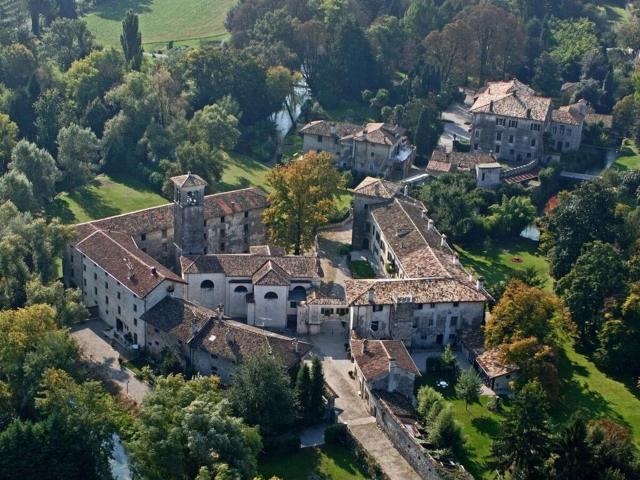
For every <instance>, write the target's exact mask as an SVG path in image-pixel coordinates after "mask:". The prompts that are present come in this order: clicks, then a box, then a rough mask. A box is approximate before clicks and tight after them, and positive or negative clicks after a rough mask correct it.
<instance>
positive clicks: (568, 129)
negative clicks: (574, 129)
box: [567, 128, 571, 137]
mask: <svg viewBox="0 0 640 480" xmlns="http://www.w3.org/2000/svg"><path fill="white" fill-rule="evenodd" d="M570 136H571V129H570V128H567V137H570Z"/></svg>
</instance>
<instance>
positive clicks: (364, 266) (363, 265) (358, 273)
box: [349, 260, 376, 278]
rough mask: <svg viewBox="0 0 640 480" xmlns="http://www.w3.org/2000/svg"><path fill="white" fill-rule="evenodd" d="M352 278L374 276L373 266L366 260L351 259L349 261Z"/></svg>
mask: <svg viewBox="0 0 640 480" xmlns="http://www.w3.org/2000/svg"><path fill="white" fill-rule="evenodd" d="M349 268H350V269H351V275H353V278H375V276H376V274H375V272H374V271H373V267H372V266H371V264H370V263H369V262H367V261H366V260H353V261H351V262H350V263H349Z"/></svg>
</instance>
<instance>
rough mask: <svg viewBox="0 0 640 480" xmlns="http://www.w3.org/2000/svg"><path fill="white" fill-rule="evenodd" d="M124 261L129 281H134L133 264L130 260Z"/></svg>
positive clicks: (125, 259) (124, 259)
mask: <svg viewBox="0 0 640 480" xmlns="http://www.w3.org/2000/svg"><path fill="white" fill-rule="evenodd" d="M122 260H123V261H124V264H125V265H126V266H127V279H128V280H131V279H133V277H134V273H133V265H132V264H131V262H130V261H129V259H128V258H123V259H122Z"/></svg>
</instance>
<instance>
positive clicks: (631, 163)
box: [613, 139, 640, 170]
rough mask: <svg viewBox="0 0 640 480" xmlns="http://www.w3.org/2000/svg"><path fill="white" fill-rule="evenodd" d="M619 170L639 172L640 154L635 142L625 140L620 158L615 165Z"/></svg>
mask: <svg viewBox="0 0 640 480" xmlns="http://www.w3.org/2000/svg"><path fill="white" fill-rule="evenodd" d="M613 168H615V169H617V170H638V169H640V152H638V147H637V146H636V144H635V142H634V141H633V140H629V139H625V140H624V141H623V142H622V147H621V148H620V156H619V157H618V158H617V159H616V161H615V162H614V164H613Z"/></svg>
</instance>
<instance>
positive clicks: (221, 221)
mask: <svg viewBox="0 0 640 480" xmlns="http://www.w3.org/2000/svg"><path fill="white" fill-rule="evenodd" d="M220 223H224V215H222V216H221V217H220Z"/></svg>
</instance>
